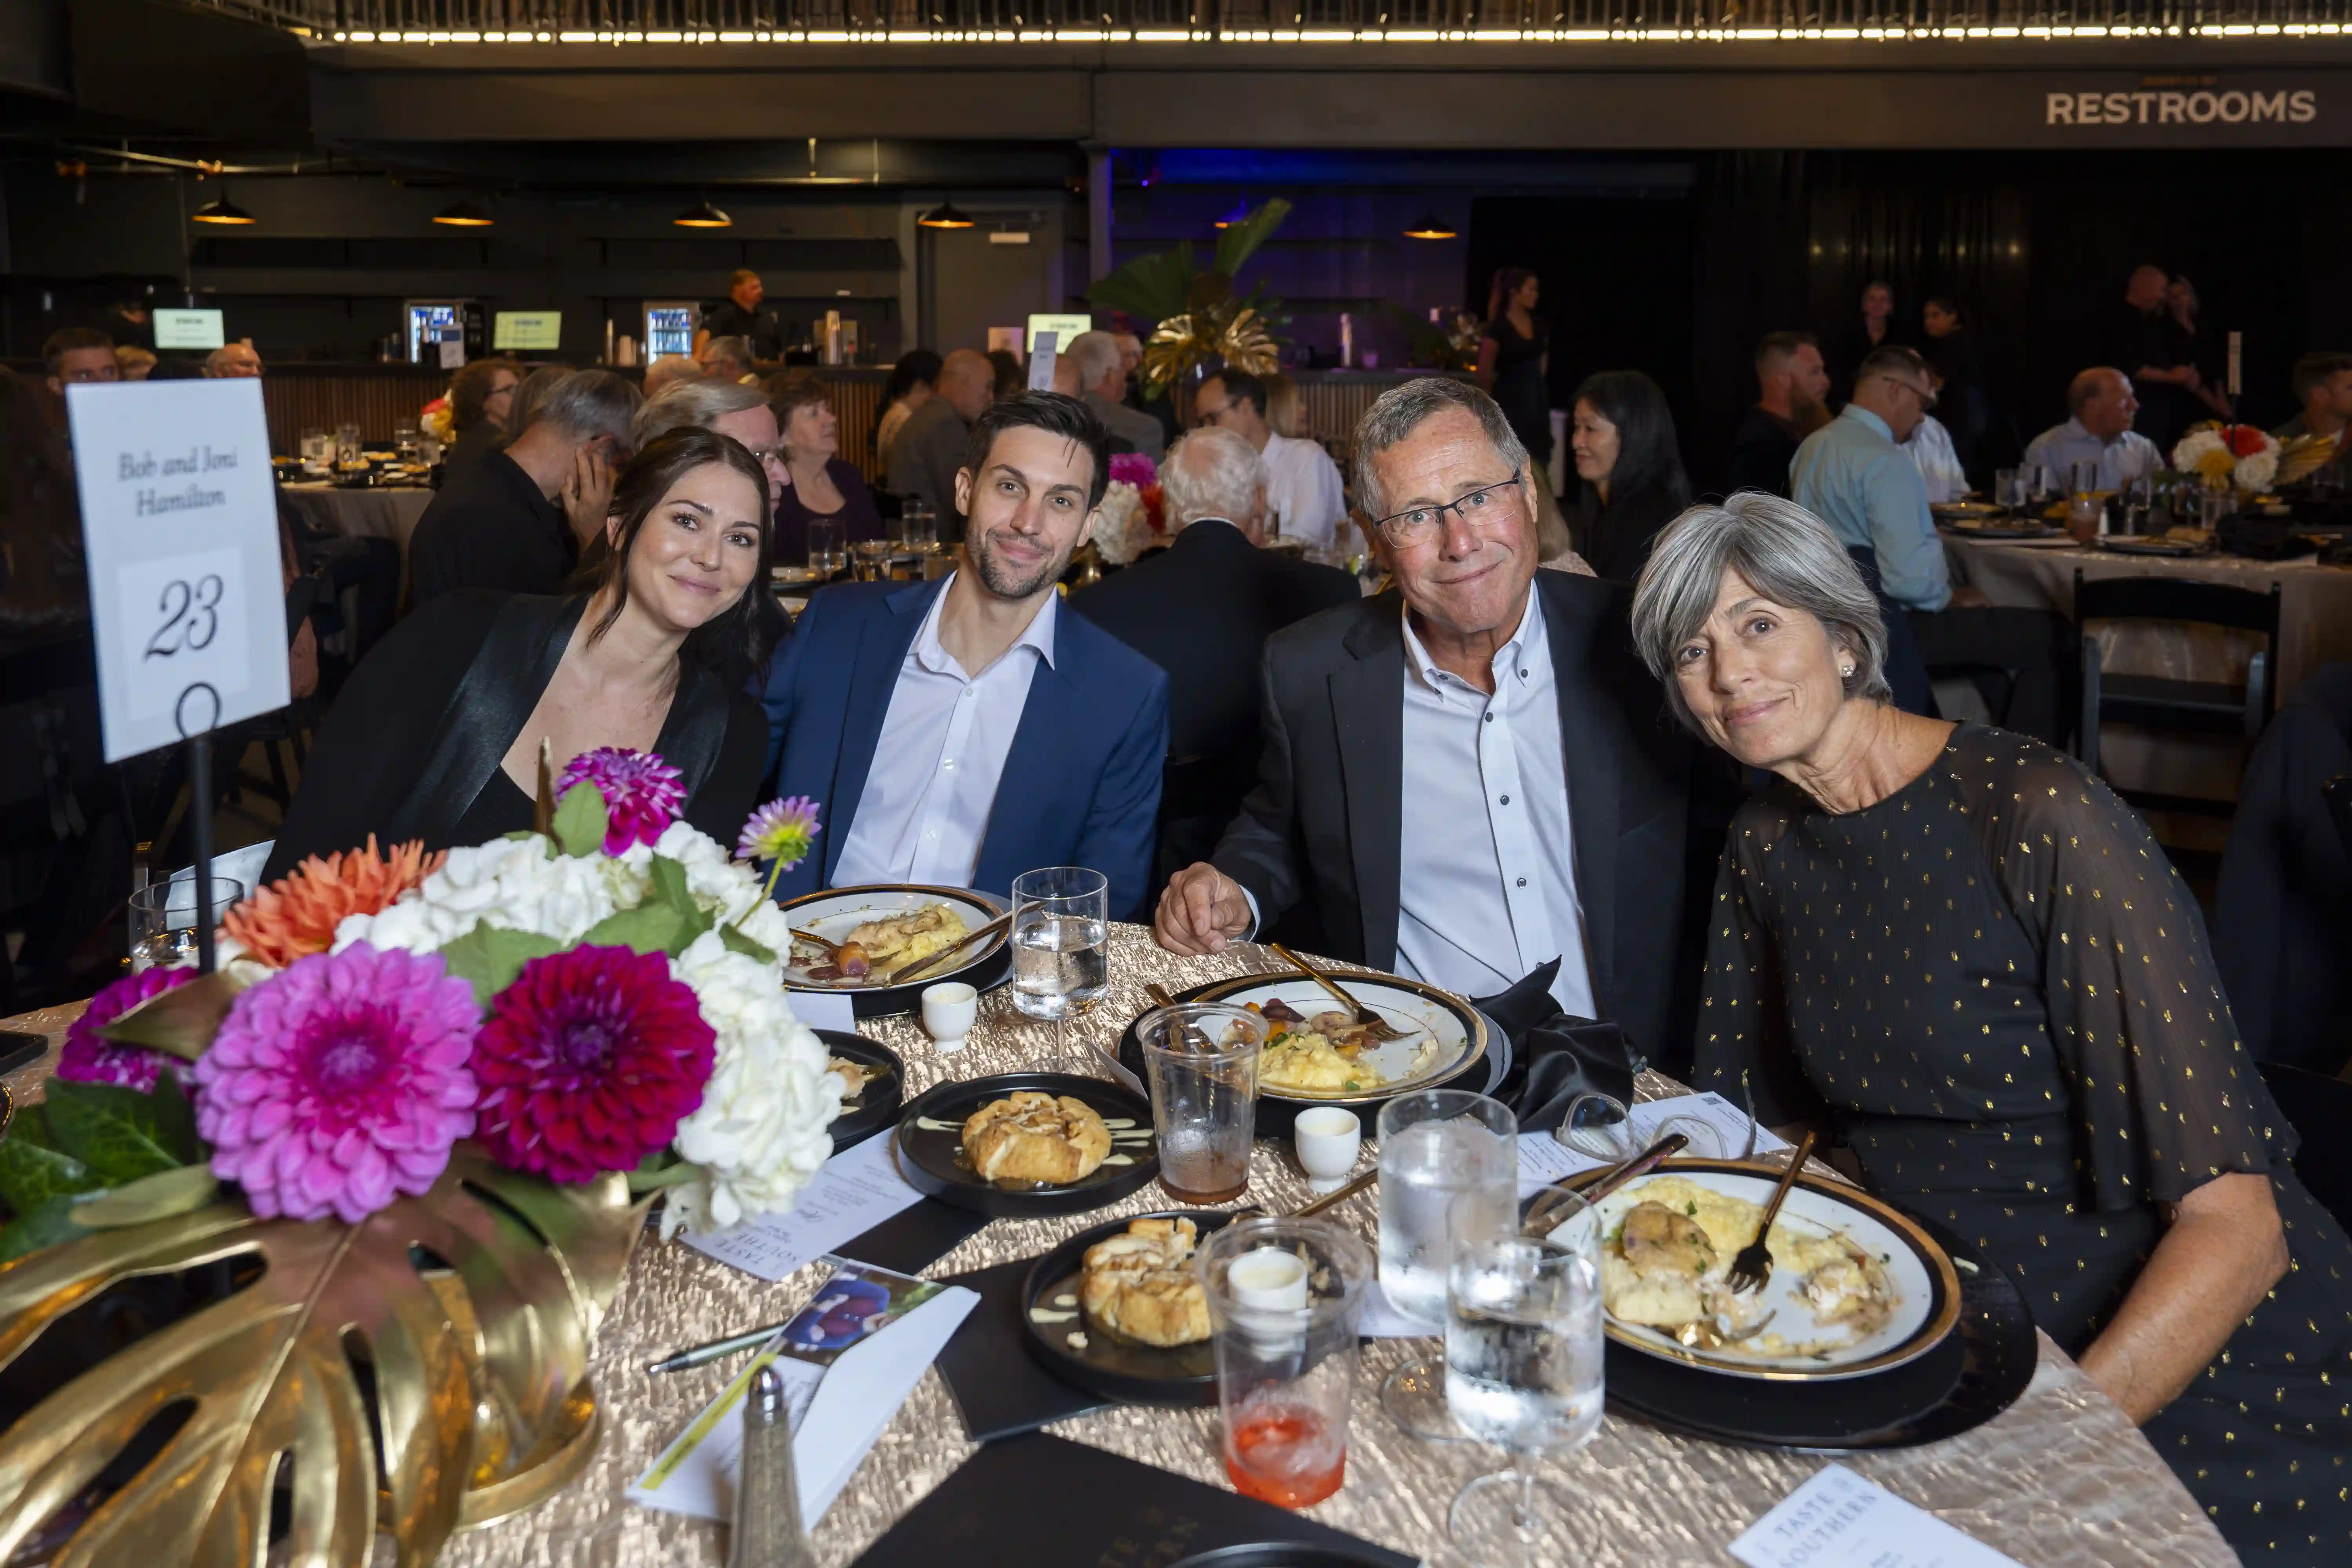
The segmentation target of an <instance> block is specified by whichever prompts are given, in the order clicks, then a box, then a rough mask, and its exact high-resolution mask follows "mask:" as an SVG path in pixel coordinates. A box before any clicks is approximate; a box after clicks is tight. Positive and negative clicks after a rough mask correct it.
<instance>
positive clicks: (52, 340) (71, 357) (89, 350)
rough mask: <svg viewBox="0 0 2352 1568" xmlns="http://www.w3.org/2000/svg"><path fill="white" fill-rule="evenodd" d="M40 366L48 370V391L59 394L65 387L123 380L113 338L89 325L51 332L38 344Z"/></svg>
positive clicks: (61, 328) (63, 391)
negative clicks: (39, 347)
mask: <svg viewBox="0 0 2352 1568" xmlns="http://www.w3.org/2000/svg"><path fill="white" fill-rule="evenodd" d="M41 366H42V368H43V369H44V370H46V371H47V372H48V375H49V390H50V391H51V392H53V393H55V394H57V395H58V396H60V397H62V396H64V395H65V390H66V388H67V387H68V386H78V385H80V384H83V383H85V382H92V381H121V379H122V366H121V364H119V363H116V361H115V358H114V340H113V339H111V338H110V337H108V336H107V335H106V334H105V333H104V332H100V331H93V330H91V329H90V328H89V327H60V328H58V330H57V331H54V332H51V333H50V334H49V335H48V339H47V342H43V343H42V344H41Z"/></svg>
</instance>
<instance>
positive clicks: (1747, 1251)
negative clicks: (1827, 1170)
mask: <svg viewBox="0 0 2352 1568" xmlns="http://www.w3.org/2000/svg"><path fill="white" fill-rule="evenodd" d="M1812 1152H1813V1133H1812V1130H1811V1128H1808V1129H1806V1131H1805V1135H1804V1137H1803V1138H1802V1139H1801V1140H1800V1141H1799V1142H1798V1144H1797V1152H1795V1153H1794V1154H1792V1155H1790V1157H1789V1168H1788V1169H1787V1170H1785V1171H1783V1172H1781V1173H1780V1185H1779V1186H1778V1187H1776V1188H1774V1189H1773V1192H1772V1201H1771V1202H1770V1203H1769V1204H1767V1205H1764V1217H1763V1218H1762V1219H1761V1220H1759V1222H1758V1223H1757V1226H1756V1239H1755V1240H1753V1241H1751V1242H1749V1243H1748V1245H1747V1246H1745V1247H1741V1248H1740V1249H1739V1255H1738V1257H1736V1258H1733V1259H1732V1260H1731V1271H1730V1272H1729V1273H1728V1274H1726V1275H1725V1276H1724V1277H1723V1278H1724V1282H1725V1283H1726V1284H1727V1285H1729V1286H1730V1287H1731V1289H1732V1293H1733V1294H1734V1295H1738V1296H1745V1295H1747V1294H1748V1292H1750V1291H1751V1290H1760V1289H1763V1288H1764V1282H1765V1281H1766V1280H1768V1279H1771V1278H1772V1249H1771V1248H1770V1247H1767V1246H1765V1245H1764V1238H1765V1237H1768V1236H1769V1235H1771V1234H1772V1222H1773V1221H1774V1220H1776V1219H1778V1218H1780V1205H1781V1204H1783V1203H1784V1202H1786V1201H1787V1200H1788V1196H1789V1189H1790V1187H1793V1186H1795V1185H1796V1184H1797V1173H1798V1172H1800V1171H1801V1170H1803V1169H1804V1168H1805V1159H1806V1156H1808V1155H1810V1154H1811V1153H1812Z"/></svg>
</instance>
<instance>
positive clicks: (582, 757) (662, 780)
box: [555, 746, 686, 855]
mask: <svg viewBox="0 0 2352 1568" xmlns="http://www.w3.org/2000/svg"><path fill="white" fill-rule="evenodd" d="M573 784H594V785H595V786H596V791H597V793H598V794H600V795H603V796H604V815H605V824H604V853H605V854H607V855H618V854H619V853H621V852H622V851H623V850H625V849H626V848H627V847H629V846H630V845H632V844H651V843H653V842H654V841H655V840H656V839H657V838H659V837H661V836H662V829H664V828H666V827H667V826H669V825H670V824H671V823H672V822H674V821H676V820H677V813H678V808H679V807H680V806H683V805H685V804H686V775H685V774H684V773H679V772H678V771H677V769H676V768H674V767H671V766H670V765H669V764H668V763H666V762H663V761H662V760H661V758H659V757H657V756H656V755H655V754H654V753H653V752H633V751H630V750H629V749H628V748H627V747H625V746H599V747H597V748H596V749H595V750H594V751H593V752H581V753H580V754H579V755H578V756H576V757H574V758H572V760H571V761H570V762H568V763H564V764H563V773H562V776H561V777H559V778H558V779H557V780H556V781H555V798H556V799H558V800H562V798H563V795H564V792H565V791H567V790H569V789H570V788H571V787H572V785H573Z"/></svg>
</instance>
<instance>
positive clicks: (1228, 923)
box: [1151, 861, 1253, 955]
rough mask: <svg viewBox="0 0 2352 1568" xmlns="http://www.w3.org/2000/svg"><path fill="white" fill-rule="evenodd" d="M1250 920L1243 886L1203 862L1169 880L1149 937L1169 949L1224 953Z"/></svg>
mask: <svg viewBox="0 0 2352 1568" xmlns="http://www.w3.org/2000/svg"><path fill="white" fill-rule="evenodd" d="M1252 923H1253V921H1252V919H1251V916H1250V907H1249V900H1247V899H1246V898H1244V897H1243V896H1242V886H1241V884H1240V883H1239V882H1236V881H1234V879H1232V878H1231V877H1228V876H1226V875H1225V874H1224V873H1223V871H1220V870H1218V869H1217V868H1215V867H1214V866H1212V865H1210V864H1208V863H1207V862H1206V861H1202V862H1201V863H1199V864H1197V865H1192V866H1188V867H1186V868H1184V869H1183V870H1181V871H1179V872H1177V873H1176V875H1175V876H1174V877H1172V878H1171V879H1169V883H1168V888H1167V890H1166V891H1164V892H1162V893H1161V894H1160V910H1159V912H1158V913H1157V914H1155V915H1154V916H1153V917H1152V920H1151V940H1152V941H1154V942H1158V943H1159V944H1160V946H1162V947H1164V948H1166V949H1167V950H1168V951H1169V952H1181V953H1186V954H1192V955H1197V954H1200V953H1204V952H1223V951H1224V950H1225V945H1226V943H1228V942H1235V941H1238V940H1239V939H1240V938H1242V937H1244V936H1246V935H1247V934H1249V929H1250V926H1251V924H1252Z"/></svg>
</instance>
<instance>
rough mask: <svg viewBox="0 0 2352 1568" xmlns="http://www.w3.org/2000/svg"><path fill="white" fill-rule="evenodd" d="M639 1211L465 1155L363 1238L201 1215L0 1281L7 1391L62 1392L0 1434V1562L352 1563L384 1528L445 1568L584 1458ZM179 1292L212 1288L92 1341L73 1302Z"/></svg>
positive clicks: (83, 1239)
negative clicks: (461, 1544) (158, 1290)
mask: <svg viewBox="0 0 2352 1568" xmlns="http://www.w3.org/2000/svg"><path fill="white" fill-rule="evenodd" d="M163 1206H166V1207H168V1206H169V1205H163ZM644 1217H645V1211H644V1207H643V1206H642V1205H639V1204H637V1203H636V1202H635V1201H634V1200H632V1198H631V1196H630V1194H629V1191H628V1183H627V1180H626V1179H625V1177H624V1176H622V1175H620V1174H612V1175H607V1176H604V1177H602V1178H599V1179H597V1180H595V1181H593V1182H588V1183H583V1184H577V1185H557V1184H551V1183H549V1182H547V1181H544V1180H541V1179H540V1178H538V1177H534V1176H529V1175H524V1174H520V1173H516V1172H513V1171H509V1170H507V1169H505V1168H503V1167H501V1166H499V1165H496V1164H493V1163H491V1162H490V1161H489V1160H488V1159H487V1158H486V1157H485V1156H484V1155H483V1154H482V1153H481V1152H480V1151H479V1150H478V1149H476V1148H475V1147H474V1146H472V1145H471V1144H460V1145H458V1147H457V1150H456V1151H455V1153H454V1155H453V1158H452V1159H451V1162H450V1164H449V1168H448V1171H447V1172H446V1173H445V1174H444V1175H443V1176H442V1178H441V1180H440V1181H439V1182H438V1183H436V1184H435V1185H434V1186H433V1187H432V1188H431V1189H430V1190H429V1191H428V1192H426V1193H425V1194H424V1195H423V1196H421V1197H404V1198H401V1199H399V1200H397V1201H395V1202H394V1203H393V1204H392V1205H390V1206H388V1207H386V1208H383V1209H381V1210H379V1211H377V1212H376V1213H374V1214H373V1215H369V1216H368V1217H367V1218H366V1219H365V1220H363V1221H362V1222H361V1223H360V1224H358V1225H345V1224H343V1223H341V1222H340V1221H338V1220H334V1219H324V1220H313V1221H297V1220H288V1219H261V1218H257V1217H256V1216H255V1215H253V1214H252V1213H251V1212H250V1211H249V1210H248V1209H247V1207H246V1206H245V1205H243V1204H240V1203H235V1202H216V1203H208V1204H205V1205H204V1206H202V1207H199V1208H196V1209H194V1210H193V1211H192V1212H184V1213H173V1214H168V1215H165V1216H163V1217H161V1218H156V1219H152V1220H148V1221H145V1222H143V1223H135V1224H131V1225H129V1226H107V1227H103V1228H96V1229H92V1230H90V1231H89V1233H88V1234H85V1235H80V1236H79V1237H76V1238H75V1239H72V1240H69V1241H67V1242H64V1243H62V1244H60V1245H56V1246H50V1247H45V1248H43V1249H42V1250H39V1251H36V1252H33V1253H31V1254H30V1255H29V1256H26V1257H21V1258H16V1259H15V1260H14V1261H12V1262H9V1263H7V1264H5V1266H0V1384H11V1385H15V1386H18V1387H21V1386H23V1385H24V1384H25V1382H26V1379H25V1376H24V1374H25V1373H27V1372H31V1373H35V1374H36V1375H37V1377H39V1378H40V1379H41V1380H42V1381H45V1382H46V1383H47V1384H50V1385H51V1386H49V1387H48V1389H47V1392H46V1393H45V1394H43V1395H42V1396H41V1397H39V1399H38V1401H37V1403H36V1404H34V1405H32V1406H31V1407H30V1408H29V1409H26V1410H22V1411H21V1412H19V1413H18V1414H17V1415H16V1419H15V1420H14V1421H13V1422H12V1423H11V1424H10V1425H9V1426H8V1427H7V1428H6V1430H5V1432H0V1559H5V1558H7V1557H9V1556H12V1555H14V1554H15V1553H16V1552H17V1551H18V1549H19V1548H20V1547H22V1546H24V1545H25V1544H26V1542H28V1541H38V1542H41V1543H42V1545H43V1547H44V1549H45V1553H46V1555H47V1561H49V1562H50V1563H56V1564H58V1565H59V1568H79V1565H84V1564H89V1565H97V1568H111V1565H115V1564H126V1563H136V1564H150V1563H152V1564H158V1565H162V1564H180V1563H188V1564H194V1565H195V1568H211V1565H214V1564H219V1565H222V1568H226V1565H228V1564H240V1565H249V1564H254V1563H259V1562H261V1561H262V1560H263V1555H264V1552H268V1553H269V1554H270V1560H271V1561H272V1562H284V1563H291V1564H298V1565H303V1568H356V1565H358V1564H361V1563H365V1562H366V1561H367V1560H368V1557H369V1553H370V1552H371V1551H372V1550H373V1542H374V1539H375V1536H376V1534H377V1532H378V1531H383V1532H385V1533H387V1534H389V1535H390V1536H391V1538H392V1540H393V1542H394V1543H395V1545H396V1548H397V1551H396V1557H395V1561H397V1562H398V1563H401V1564H403V1565H404V1568H405V1565H422V1564H425V1563H431V1562H432V1561H433V1560H434V1559H435V1558H436V1556H437V1555H438V1554H439V1552H440V1550H441V1546H442V1543H443V1542H446V1540H447V1539H448V1536H449V1534H450V1532H451V1531H454V1530H457V1529H458V1528H460V1527H461V1526H465V1525H471V1524H477V1523H480V1522H483V1521H487V1520H488V1519H491V1518H495V1517H498V1516H499V1515H500V1514H503V1513H507V1512H511V1511H514V1510H517V1509H520V1508H523V1507H527V1506H529V1505H530V1503H532V1502H535V1501H537V1500H540V1499H541V1498H542V1497H544V1496H546V1495H547V1494H548V1493H550V1492H551V1491H552V1490H554V1489H556V1488H558V1487H560V1486H562V1484H563V1483H564V1482H566V1481H568V1480H570V1479H572V1476H574V1475H575V1474H577V1473H578V1470H579V1469H580V1468H581V1467H582V1466H583V1465H584V1464H585V1463H586V1461H587V1459H588V1458H589V1456H590V1455H591V1454H592V1453H593V1449H594V1447H595V1441H596V1426H597V1419H596V1415H595V1408H594V1402H593V1394H592V1391H591V1390H590V1389H589V1387H588V1384H587V1382H586V1379H585V1376H584V1373H585V1370H586V1364H587V1354H588V1347H589V1343H590V1341H591V1339H592V1337H593V1334H594V1332H595V1331H596V1328H597V1325H598V1324H599V1323H600V1322H601V1321H602V1319H603V1316H604V1311H605V1310H606V1308H607V1307H608V1306H609V1305H610V1304H611V1300H612V1296H613V1292H614V1289H617V1287H618V1285H619V1283H620V1277H621V1272H622V1270H623V1268H625V1266H626V1264H627V1261H628V1257H629V1252H630V1248H631V1247H632V1245H633V1244H634V1242H635V1238H636V1237H637V1235H638V1233H639V1231H640V1230H641V1229H642V1227H643V1221H644ZM174 1280H193V1281H201V1282H205V1285H204V1288H202V1289H193V1290H191V1291H190V1292H188V1294H190V1295H192V1296H194V1297H196V1298H198V1299H196V1300H194V1301H193V1302H192V1303H190V1304H188V1305H187V1309H186V1310H184V1311H182V1312H180V1313H179V1314H178V1315H176V1316H173V1317H171V1318H169V1319H168V1320H167V1321H159V1322H156V1323H155V1324H154V1325H153V1326H152V1327H151V1328H149V1329H148V1331H146V1332H145V1333H143V1334H142V1335H141V1336H140V1337H138V1338H136V1339H134V1340H132V1341H131V1342H130V1343H128V1344H124V1345H121V1347H120V1348H119V1349H115V1350H114V1351H113V1353H111V1354H105V1355H99V1356H95V1357H91V1356H87V1355H86V1354H84V1353H83V1352H81V1351H80V1349H79V1346H80V1345H82V1344H83V1343H84V1342H86V1341H88V1339H89V1334H88V1333H87V1332H86V1329H87V1324H88V1321H89V1318H90V1315H91V1314H90V1313H89V1311H87V1310H85V1309H90V1308H92V1306H93V1304H94V1303H99V1302H100V1299H101V1298H106V1297H109V1296H110V1295H115V1294H119V1293H121V1292H123V1291H131V1290H136V1289H139V1288H140V1287H141V1286H142V1285H150V1286H152V1285H154V1284H157V1283H159V1282H167V1281H174ZM207 1297H208V1298H209V1299H204V1298H207ZM159 1434H161V1435H163V1436H162V1440H161V1445H160V1447H157V1446H156V1439H157V1437H158V1436H159ZM126 1461H128V1463H127V1462H126ZM133 1463H135V1464H136V1466H137V1468H135V1470H134V1469H131V1468H130V1465H131V1464H133ZM273 1519H274V1520H275V1525H274V1526H273ZM273 1535H276V1536H277V1538H278V1539H277V1540H276V1542H275V1545H274V1546H273V1545H272V1537H273Z"/></svg>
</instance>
